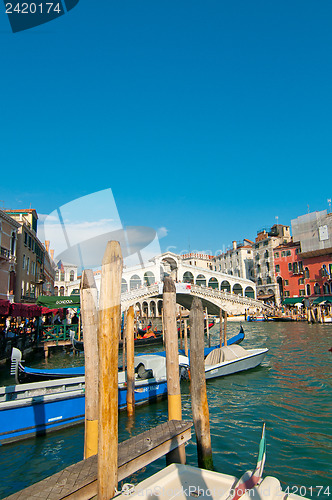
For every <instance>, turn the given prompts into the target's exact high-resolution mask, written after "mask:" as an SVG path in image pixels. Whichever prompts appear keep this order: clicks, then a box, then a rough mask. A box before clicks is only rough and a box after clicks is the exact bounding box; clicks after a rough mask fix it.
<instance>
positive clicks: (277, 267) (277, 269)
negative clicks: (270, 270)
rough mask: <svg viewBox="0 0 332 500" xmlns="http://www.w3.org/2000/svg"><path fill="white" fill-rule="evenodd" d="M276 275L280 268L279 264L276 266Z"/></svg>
mask: <svg viewBox="0 0 332 500" xmlns="http://www.w3.org/2000/svg"><path fill="white" fill-rule="evenodd" d="M276 273H280V266H279V264H277V265H276Z"/></svg>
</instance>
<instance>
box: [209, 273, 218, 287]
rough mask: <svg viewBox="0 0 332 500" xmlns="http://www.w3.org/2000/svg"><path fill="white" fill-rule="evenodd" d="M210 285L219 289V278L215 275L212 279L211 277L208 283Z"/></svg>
mask: <svg viewBox="0 0 332 500" xmlns="http://www.w3.org/2000/svg"><path fill="white" fill-rule="evenodd" d="M208 287H209V288H213V289H215V290H219V281H218V280H217V278H215V277H214V276H212V277H211V278H210V279H209V284H208Z"/></svg>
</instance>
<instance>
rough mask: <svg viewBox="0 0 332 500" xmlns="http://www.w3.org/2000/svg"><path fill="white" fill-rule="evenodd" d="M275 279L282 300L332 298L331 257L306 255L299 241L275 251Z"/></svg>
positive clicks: (281, 246)
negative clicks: (302, 251) (327, 296)
mask: <svg viewBox="0 0 332 500" xmlns="http://www.w3.org/2000/svg"><path fill="white" fill-rule="evenodd" d="M274 265H275V275H276V280H277V283H278V285H279V291H280V297H281V298H282V300H284V299H287V298H295V297H302V298H304V297H318V296H324V295H332V256H331V254H329V253H326V254H325V255H312V256H307V255H306V254H303V253H301V245H300V243H299V242H295V243H293V242H290V243H287V244H285V245H279V246H278V247H276V248H275V249H274Z"/></svg>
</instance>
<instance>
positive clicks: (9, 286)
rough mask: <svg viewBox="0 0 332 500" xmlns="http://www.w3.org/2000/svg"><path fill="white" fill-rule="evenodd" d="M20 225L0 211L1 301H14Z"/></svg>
mask: <svg viewBox="0 0 332 500" xmlns="http://www.w3.org/2000/svg"><path fill="white" fill-rule="evenodd" d="M18 228H19V224H18V223H17V222H15V221H14V220H13V219H12V218H11V217H10V216H9V215H8V214H6V213H5V212H3V211H2V210H0V299H3V300H10V301H11V302H13V301H14V292H15V284H16V249H17V232H18Z"/></svg>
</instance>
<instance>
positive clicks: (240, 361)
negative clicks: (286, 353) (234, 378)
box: [180, 345, 268, 379]
mask: <svg viewBox="0 0 332 500" xmlns="http://www.w3.org/2000/svg"><path fill="white" fill-rule="evenodd" d="M267 352H268V349H267V348H263V349H244V348H243V347H241V346H240V345H231V346H224V347H219V348H216V349H213V350H212V351H211V352H210V353H209V354H208V355H207V356H206V358H205V360H204V364H205V378H206V379H210V378H217V377H224V376H225V375H231V374H233V373H238V372H242V371H244V370H250V369H251V368H255V367H256V366H258V365H260V364H261V362H262V361H263V359H264V358H265V355H266V353H267ZM180 364H181V365H187V367H190V360H189V358H186V357H185V356H180Z"/></svg>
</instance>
